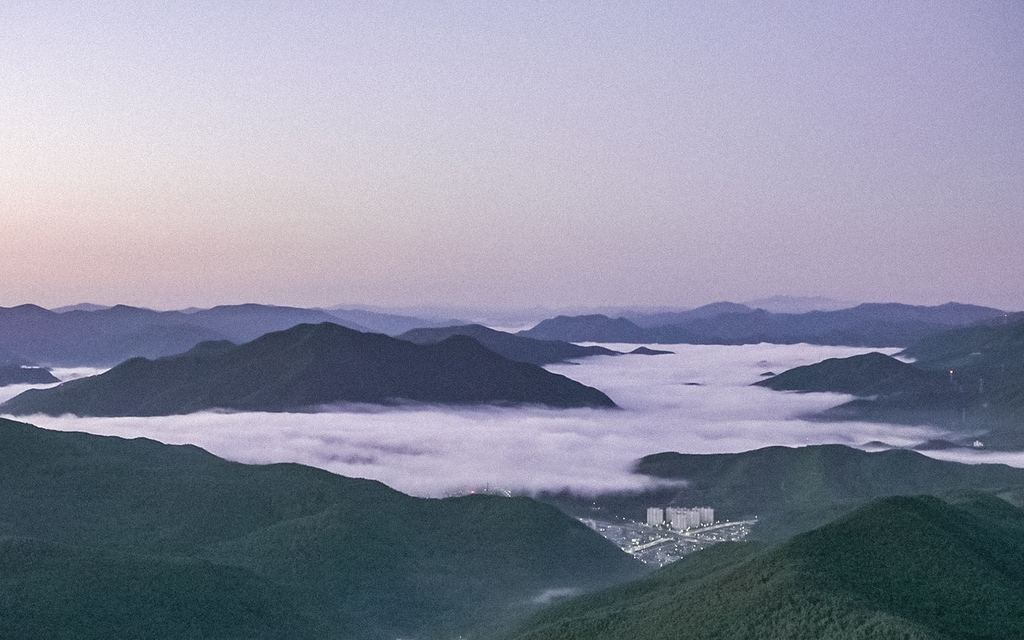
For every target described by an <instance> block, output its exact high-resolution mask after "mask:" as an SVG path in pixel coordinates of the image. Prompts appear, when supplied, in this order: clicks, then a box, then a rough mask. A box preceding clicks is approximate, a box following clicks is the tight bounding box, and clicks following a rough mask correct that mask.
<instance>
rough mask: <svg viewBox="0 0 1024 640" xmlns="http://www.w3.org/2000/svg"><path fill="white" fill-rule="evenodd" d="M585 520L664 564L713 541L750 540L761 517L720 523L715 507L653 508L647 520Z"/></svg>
mask: <svg viewBox="0 0 1024 640" xmlns="http://www.w3.org/2000/svg"><path fill="white" fill-rule="evenodd" d="M582 522H583V523H584V524H586V525H587V526H588V527H590V528H591V529H593V530H594V531H597V532H598V533H600V534H601V535H602V536H604V537H605V538H607V539H608V540H610V541H611V542H613V543H615V544H616V545H618V547H619V548H620V549H622V550H623V551H625V552H626V553H628V554H630V555H632V556H633V557H635V558H637V559H638V560H640V561H642V562H644V563H645V564H649V565H653V566H656V567H663V566H665V565H666V564H669V563H670V562H675V561H676V560H679V559H680V558H682V557H683V556H685V555H686V554H688V553H693V552H694V551H699V550H701V549H705V548H707V547H710V546H711V545H713V544H717V543H719V542H726V541H740V540H744V539H746V538H747V536H748V535H750V529H751V527H752V526H753V525H754V524H756V523H757V519H756V518H753V519H750V520H740V521H729V520H726V521H722V522H720V521H716V520H715V510H714V509H713V508H712V507H690V508H685V507H649V508H648V509H647V520H646V521H645V522H637V521H635V520H626V519H621V520H617V521H614V522H609V521H604V520H593V519H583V520H582Z"/></svg>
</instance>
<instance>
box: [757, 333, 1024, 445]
mask: <svg viewBox="0 0 1024 640" xmlns="http://www.w3.org/2000/svg"><path fill="white" fill-rule="evenodd" d="M902 355H904V356H907V357H911V358H914V362H913V363H912V364H905V363H901V362H898V361H896V360H895V359H892V358H886V356H882V355H881V354H867V355H863V356H855V357H852V358H843V359H831V360H825V361H823V362H819V363H817V364H813V365H809V366H805V367H798V368H795V369H791V370H789V371H786V372H784V373H781V374H779V375H778V376H775V377H773V378H770V379H767V380H764V381H762V382H759V383H757V384H759V385H762V386H766V387H770V388H772V389H779V390H794V391H835V392H839V393H850V394H854V395H858V396H865V397H862V398H858V399H855V400H852V401H850V402H847V403H845V404H843V405H840V406H838V407H834V408H833V409H830V410H828V411H825V412H824V413H823V414H821V416H819V417H820V418H822V419H831V420H874V421H878V422H894V423H911V424H932V425H936V426H940V427H944V428H946V429H949V430H950V431H951V432H952V433H953V434H954V435H953V436H952V437H951V439H952V440H955V441H958V442H959V443H961V444H971V443H972V442H973V441H974V440H976V439H980V440H982V441H983V444H985V445H986V446H988V447H993V448H1002V449H1019V448H1020V447H1024V429H1022V428H1021V425H1022V424H1024V321H1022V320H1019V319H1011V318H1007V319H1006V322H1005V323H998V324H990V325H989V324H987V325H979V326H974V327H965V328H959V329H951V330H948V331H944V332H941V333H937V334H935V335H932V336H929V337H926V338H923V339H921V340H919V341H918V342H915V343H914V344H913V345H911V346H910V347H909V348H907V349H906V350H905V351H903V353H902ZM868 396H870V397H868Z"/></svg>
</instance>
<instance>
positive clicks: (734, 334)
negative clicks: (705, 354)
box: [520, 302, 1009, 347]
mask: <svg viewBox="0 0 1024 640" xmlns="http://www.w3.org/2000/svg"><path fill="white" fill-rule="evenodd" d="M1008 316H1009V314H1007V313H1006V312H1004V311H1000V310H999V309H992V308H989V307H979V306H975V305H963V304H956V303H952V302H951V303H947V304H944V305H940V306H937V307H919V306H912V305H903V304H862V305H858V306H856V307H853V308H850V309H842V310H838V311H810V312H807V313H801V314H787V313H770V312H767V311H764V310H760V309H751V308H749V307H746V306H744V305H737V304H733V303H716V304H712V305H707V306H704V307H700V308H698V309H693V310H691V311H682V312H677V313H658V314H653V315H633V316H631V317H630V318H628V319H627V318H625V317H620V318H609V317H607V316H604V315H587V316H576V317H569V316H560V317H557V318H552V319H549V320H545V321H543V322H541V323H539V324H538V325H537V326H535V327H533V328H532V329H529V330H526V331H522V332H520V335H524V336H528V337H531V338H540V339H545V340H564V341H567V342H634V343H643V342H655V343H663V344H679V343H687V344H756V343H760V342H771V343H775V344H795V343H799V342H806V343H809V344H830V345H849V346H858V347H906V346H909V345H910V344H911V343H913V342H914V341H916V340H920V339H921V338H924V337H926V336H929V335H933V334H935V333H938V332H940V331H945V330H947V329H950V328H953V327H958V326H965V325H973V324H977V323H981V322H1001V321H1003V320H1005V319H1006V318H1008Z"/></svg>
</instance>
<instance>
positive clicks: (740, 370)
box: [4, 344, 1004, 496]
mask: <svg viewBox="0 0 1024 640" xmlns="http://www.w3.org/2000/svg"><path fill="white" fill-rule="evenodd" d="M607 346H610V347H611V348H615V349H618V350H630V349H632V348H634V347H635V345H607ZM665 348H666V349H669V350H671V351H673V352H674V353H672V354H671V355H659V356H640V355H628V356H599V357H592V358H586V359H583V360H581V361H580V362H579V363H578V364H560V365H552V366H549V367H547V368H548V369H549V370H550V371H553V372H555V373H560V374H563V375H565V376H568V377H570V378H572V379H574V380H578V381H579V382H582V383H584V384H587V385H591V386H594V387H597V388H598V389H601V390H602V391H604V392H605V393H607V394H608V395H609V396H610V397H611V398H612V399H613V400H614V401H615V402H616V403H617V404H618V405H619V406H620V407H622V409H621V410H595V409H573V410H558V409H547V408H539V407H528V408H499V407H485V408H464V409H463V408H449V407H436V406H405V407H397V408H394V407H392V408H385V407H376V406H351V407H346V408H343V409H342V410H338V411H333V412H330V413H315V414H314V413H308V414H302V413H218V412H204V413H198V414H192V415H186V416H171V417H158V418H77V417H73V416H62V417H58V418H54V417H48V416H30V417H23V418H18V419H21V420H24V421H26V422H30V423H32V424H36V425H38V426H40V427H44V428H47V429H57V430H62V431H84V432H88V433H94V434H101V435H114V436H121V437H125V438H134V437H146V438H152V439H154V440H158V441H160V442H164V443H168V444H194V445H198V446H200V447H202V448H203V449H206V450H207V451H210V452H211V453H213V454H216V455H218V456H221V457H224V458H228V459H230V460H236V461H240V462H247V463H273V462H298V463H302V464H306V465H310V466H314V467H320V468H323V469H327V470H329V471H332V472H335V473H339V474H342V475H346V476H352V477H362V478H371V479H375V480H379V481H381V482H383V483H385V484H387V485H388V486H391V487H394V488H395V489H398V490H400V491H404V492H406V493H410V494H413V495H420V496H441V495H445V494H448V493H453V492H461V491H467V490H471V489H485V488H488V487H489V488H490V489H491V490H500V489H507V490H513V491H528V492H535V491H540V490H560V489H570V490H573V491H576V492H580V493H586V494H593V493H597V492H604V491H614V490H628V489H640V488H643V487H645V486H649V484H650V483H651V481H650V480H649V479H647V478H644V477H641V476H637V475H635V474H633V473H632V472H631V469H632V467H633V465H634V463H635V462H636V460H637V459H638V458H640V457H642V456H645V455H648V454H651V453H658V452H662V451H679V452H687V453H727V452H739V451H747V450H750V449H756V448H760V447H765V446H770V445H790V446H794V445H808V444H824V443H840V444H848V445H853V446H858V445H863V444H865V443H868V442H871V441H883V442H886V443H889V444H891V445H893V446H911V445H914V444H917V443H919V442H922V441H924V440H928V439H931V438H938V437H942V436H943V435H944V434H943V433H942V432H940V431H939V430H937V429H932V428H929V427H914V426H898V425H887V424H873V423H866V422H839V423H828V422H814V421H810V420H807V419H804V416H807V415H809V414H813V413H815V412H819V411H822V410H824V409H827V408H829V407H832V406H835V405H837V404H840V403H842V402H845V401H846V400H848V399H849V397H848V396H842V395H836V394H824V393H810V394H798V393H780V392H776V391H771V390H768V389H764V388H761V387H752V386H750V385H751V384H752V383H754V382H756V381H758V380H760V379H762V378H761V374H763V373H765V372H767V371H773V372H776V373H778V372H781V371H784V370H786V369H789V368H792V367H795V366H799V365H804V364H811V363H814V362H818V361H820V360H823V359H825V358H833V357H847V356H852V355H856V354H858V353H864V352H866V351H867V350H866V349H859V348H851V347H823V346H814V345H806V344H800V345H772V344H761V345H744V346H720V345H707V346H705V345H671V346H667V347H665ZM894 351H896V350H893V349H890V350H887V351H886V352H887V353H893V352H894ZM58 373H60V372H58ZM76 373H77V372H76ZM5 391H6V390H5ZM4 395H5V396H6V395H7V394H4ZM936 457H938V456H936ZM978 461H981V460H978ZM1000 461H1001V462H1002V461H1004V460H1000Z"/></svg>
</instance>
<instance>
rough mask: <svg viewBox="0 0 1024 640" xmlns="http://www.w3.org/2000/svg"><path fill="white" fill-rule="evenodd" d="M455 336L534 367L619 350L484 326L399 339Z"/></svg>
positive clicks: (432, 331) (420, 341) (417, 332)
mask: <svg viewBox="0 0 1024 640" xmlns="http://www.w3.org/2000/svg"><path fill="white" fill-rule="evenodd" d="M452 336H469V337H470V338H473V339H474V340H476V341H477V342H479V343H480V344H482V345H483V346H485V347H487V348H488V349H490V350H491V351H493V352H495V353H497V354H499V355H502V356H504V357H506V358H508V359H509V360H515V361H516V362H529V363H531V364H535V365H545V364H553V363H556V362H565V361H567V360H573V359H576V358H585V357H588V356H617V355H622V354H621V353H620V352H618V351H612V350H611V349H605V348H604V347H581V346H579V345H575V344H572V343H570V342H562V341H559V340H537V339H535V338H527V337H525V336H518V335H514V334H511V333H505V332H504V331H495V330H494V329H489V328H487V327H485V326H483V325H479V324H470V325H461V326H454V327H442V328H437V329H413V330H412V331H407V332H405V333H403V334H401V335H399V336H398V337H399V338H400V339H402V340H408V341H409V342H414V343H416V344H437V343H438V342H442V341H444V340H447V339H448V338H451V337H452Z"/></svg>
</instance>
